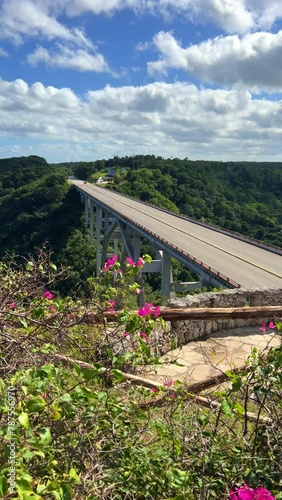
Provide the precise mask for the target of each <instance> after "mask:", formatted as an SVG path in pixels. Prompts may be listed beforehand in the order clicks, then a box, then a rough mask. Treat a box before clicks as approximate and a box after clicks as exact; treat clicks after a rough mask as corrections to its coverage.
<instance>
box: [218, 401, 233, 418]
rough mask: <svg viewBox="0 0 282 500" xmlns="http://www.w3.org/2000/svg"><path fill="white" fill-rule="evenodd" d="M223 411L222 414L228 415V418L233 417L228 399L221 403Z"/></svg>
mask: <svg viewBox="0 0 282 500" xmlns="http://www.w3.org/2000/svg"><path fill="white" fill-rule="evenodd" d="M221 411H222V413H224V415H227V416H228V417H231V415H232V409H231V406H230V404H229V401H227V399H226V398H224V399H223V400H222V401H221Z"/></svg>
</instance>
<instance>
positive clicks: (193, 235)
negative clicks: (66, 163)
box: [70, 179, 282, 288]
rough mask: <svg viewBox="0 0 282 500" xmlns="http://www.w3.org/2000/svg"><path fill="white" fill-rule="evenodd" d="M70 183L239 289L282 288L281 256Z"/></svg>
mask: <svg viewBox="0 0 282 500" xmlns="http://www.w3.org/2000/svg"><path fill="white" fill-rule="evenodd" d="M70 182H71V183H72V184H73V185H74V186H76V187H78V188H79V189H80V190H81V191H83V192H84V193H85V194H86V195H89V196H91V197H92V198H94V199H95V200H97V201H100V202H101V203H103V204H104V205H106V206H108V207H109V209H111V211H113V212H114V211H118V212H119V213H120V214H122V215H123V216H125V217H126V218H127V219H130V221H131V222H132V223H133V224H134V223H138V224H141V225H142V226H143V227H144V228H146V229H147V230H149V231H151V232H153V233H155V235H156V237H159V238H163V239H165V240H167V241H168V242H169V243H171V244H172V245H177V247H178V248H180V249H181V250H182V251H183V252H187V253H189V254H191V255H193V256H194V257H196V258H197V259H199V260H201V261H203V262H204V263H205V264H207V265H208V266H211V267H213V268H214V269H216V270H217V271H219V272H220V273H222V274H224V275H225V276H227V277H229V278H230V279H232V280H234V281H235V282H237V283H239V285H240V286H242V287H247V288H250V287H260V288H261V287H280V288H282V255H278V254H275V253H272V252H270V251H268V250H265V249H263V248H259V247H257V246H254V245H252V244H250V243H247V242H244V241H241V240H238V239H235V238H233V237H231V236H227V235H225V234H222V233H219V232H217V231H214V230H212V229H210V228H207V227H204V226H201V225H198V224H196V223H193V222H190V221H187V220H185V219H181V218H180V217H177V216H174V215H172V214H170V213H166V212H165V211H162V210H159V209H158V208H154V207H151V206H148V205H145V204H143V203H142V202H139V201H136V200H131V199H129V198H126V197H124V196H122V195H121V194H118V193H115V192H113V191H109V190H107V189H105V188H101V187H97V186H96V185H94V184H89V183H87V184H85V183H84V181H79V180H73V179H72V180H70Z"/></svg>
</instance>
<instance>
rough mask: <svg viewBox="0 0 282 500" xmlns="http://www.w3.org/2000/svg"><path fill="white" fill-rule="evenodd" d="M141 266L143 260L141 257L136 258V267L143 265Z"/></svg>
mask: <svg viewBox="0 0 282 500" xmlns="http://www.w3.org/2000/svg"><path fill="white" fill-rule="evenodd" d="M143 266H144V260H143V259H141V258H140V259H138V261H137V267H139V268H140V267H143Z"/></svg>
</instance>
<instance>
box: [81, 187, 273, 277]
mask: <svg viewBox="0 0 282 500" xmlns="http://www.w3.org/2000/svg"><path fill="white" fill-rule="evenodd" d="M88 187H89V188H90V189H91V188H92V189H95V187H94V186H91V187H90V186H88ZM98 189H99V188H98ZM105 192H106V190H105ZM89 194H90V193H89ZM103 194H105V193H103ZM116 194H117V195H120V196H122V195H121V194H120V193H116ZM107 195H108V191H107ZM108 197H109V198H110V199H112V200H114V201H117V202H120V203H122V204H123V205H125V206H126V207H129V208H131V209H133V210H136V212H139V213H141V214H143V212H142V211H141V210H138V208H135V207H132V206H130V205H128V204H127V203H124V202H123V201H119V200H117V199H116V198H114V197H111V196H109V195H108ZM132 201H135V200H132ZM136 202H137V203H142V202H140V201H138V200H136ZM149 208H153V209H154V207H149ZM156 210H157V207H156ZM164 213H166V212H164ZM168 215H171V214H168ZM149 217H150V218H151V219H154V220H156V221H158V222H161V223H162V224H164V225H166V226H168V227H172V228H173V229H177V231H180V232H181V233H183V234H186V235H188V236H192V238H195V239H196V240H199V241H202V242H203V243H207V244H208V245H210V246H212V247H214V248H217V250H220V251H222V252H224V253H226V254H227V255H231V256H232V257H235V258H236V259H239V260H242V261H243V262H246V263H247V264H251V265H252V266H254V267H257V268H258V269H261V270H262V271H265V272H267V273H269V274H272V275H273V276H276V277H277V278H281V279H282V275H280V274H278V273H276V272H275V271H271V270H270V269H267V268H265V267H263V266H261V265H260V264H256V263H255V262H252V261H250V260H248V259H245V258H244V257H239V255H236V254H234V253H232V252H230V251H229V250H224V249H223V248H221V247H219V246H218V245H215V244H214V243H211V242H210V241H208V240H205V239H204V238H200V237H199V236H196V235H194V234H193V233H188V232H186V231H183V230H182V229H179V228H176V227H175V226H173V225H172V224H169V223H168V222H164V221H160V220H159V219H158V218H157V217H154V216H153V215H149ZM131 220H132V222H133V223H134V220H133V219H131ZM187 222H189V221H187ZM172 244H173V243H172ZM248 244H250V243H248ZM195 258H196V257H195Z"/></svg>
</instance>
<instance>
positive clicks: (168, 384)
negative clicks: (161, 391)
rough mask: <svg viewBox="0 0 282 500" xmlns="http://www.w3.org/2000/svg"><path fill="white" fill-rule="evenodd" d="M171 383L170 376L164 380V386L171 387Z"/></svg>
mask: <svg viewBox="0 0 282 500" xmlns="http://www.w3.org/2000/svg"><path fill="white" fill-rule="evenodd" d="M172 385H173V381H172V380H171V378H168V379H167V380H165V382H164V387H171V386H172Z"/></svg>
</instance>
